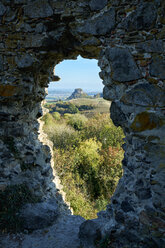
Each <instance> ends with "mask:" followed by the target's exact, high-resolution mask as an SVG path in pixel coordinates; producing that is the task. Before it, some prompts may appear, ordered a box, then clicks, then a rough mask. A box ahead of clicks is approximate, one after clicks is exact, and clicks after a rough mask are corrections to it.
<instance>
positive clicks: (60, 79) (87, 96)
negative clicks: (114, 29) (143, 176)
mask: <svg viewBox="0 0 165 248" xmlns="http://www.w3.org/2000/svg"><path fill="white" fill-rule="evenodd" d="M99 71H100V69H99V67H98V66H97V60H94V59H83V58H82V57H80V56H79V57H78V58H77V60H65V61H63V62H62V63H60V64H58V65H57V66H56V67H55V68H54V74H55V79H56V81H55V82H50V85H49V88H48V96H47V97H46V103H45V108H46V109H47V114H46V115H45V116H44V117H43V120H44V122H45V125H44V130H45V132H46V133H47V135H48V138H49V139H50V140H51V141H52V142H53V149H54V166H55V170H56V171H57V174H58V176H59V177H60V179H61V184H62V185H63V190H64V192H65V193H66V200H67V201H68V202H69V203H70V206H71V208H72V209H73V214H74V215H81V216H82V217H84V218H86V219H92V218H96V216H97V212H99V211H101V210H104V209H105V208H106V206H107V204H108V203H109V202H110V198H111V196H112V195H113V192H114V191H115V188H116V186H117V183H118V180H119V179H120V177H121V176H122V166H121V161H122V159H123V150H122V148H121V145H122V143H123V137H124V135H123V132H122V129H121V128H120V127H118V128H117V127H115V126H114V125H113V123H112V121H111V119H110V118H109V107H110V102H109V101H106V100H104V99H103V96H102V88H103V85H102V82H101V79H100V78H99V75H98V73H99Z"/></svg>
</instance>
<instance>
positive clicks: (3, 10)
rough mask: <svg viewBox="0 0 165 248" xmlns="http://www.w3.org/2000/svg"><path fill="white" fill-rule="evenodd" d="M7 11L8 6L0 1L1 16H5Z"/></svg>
mask: <svg viewBox="0 0 165 248" xmlns="http://www.w3.org/2000/svg"><path fill="white" fill-rule="evenodd" d="M5 12H6V7H5V6H4V5H3V3H2V2H0V16H3V15H4V14H5Z"/></svg>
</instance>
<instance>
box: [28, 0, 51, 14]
mask: <svg viewBox="0 0 165 248" xmlns="http://www.w3.org/2000/svg"><path fill="white" fill-rule="evenodd" d="M24 13H25V15H26V16H28V17H30V18H44V17H49V16H52V15H53V10H52V8H51V6H50V5H49V3H48V1H47V0H37V1H35V2H31V3H29V4H28V5H26V6H25V7H24Z"/></svg>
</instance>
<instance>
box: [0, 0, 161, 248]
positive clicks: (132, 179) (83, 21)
mask: <svg viewBox="0 0 165 248" xmlns="http://www.w3.org/2000/svg"><path fill="white" fill-rule="evenodd" d="M164 9H165V4H164V1H163V0H160V1H157V0H153V1H145V0H142V1H136V0H134V1H125V0H121V1H108V0H107V1H100V0H96V1H94V0H85V1H81V0H78V1H68V0H49V1H48V0H42V1H38V0H35V1H31V0H29V1H27V0H15V1H6V0H0V33H1V36H0V54H1V55H0V120H1V125H0V189H1V190H3V191H5V188H6V187H7V186H10V187H12V185H15V184H22V182H23V183H25V184H26V185H27V186H28V188H29V190H30V191H31V192H32V193H33V194H35V195H36V197H39V198H40V199H41V200H42V201H43V200H45V199H47V200H48V199H49V198H52V197H53V198H55V199H56V200H57V201H58V203H59V204H61V205H62V204H63V200H62V197H61V196H60V194H59V190H58V189H57V187H56V186H55V183H54V182H55V181H54V182H53V177H54V176H53V170H52V168H51V152H50V148H49V146H48V145H45V144H44V143H42V142H41V141H39V139H38V132H39V123H38V121H37V119H38V118H40V117H41V116H42V108H41V102H42V100H44V98H45V95H46V92H45V88H46V87H48V83H49V81H50V80H51V78H53V67H54V66H55V65H56V64H58V63H59V62H61V61H62V60H64V59H76V58H77V56H78V55H81V56H82V57H85V58H95V59H98V61H99V66H100V68H101V72H100V77H101V78H102V79H103V84H104V85H105V87H104V98H106V99H107V100H110V101H112V104H111V110H110V111H111V118H112V119H113V122H114V123H115V125H117V126H119V125H120V126H121V127H122V128H123V130H124V132H125V135H126V138H125V144H124V146H123V148H124V150H125V157H124V160H123V169H124V175H123V177H122V178H121V180H120V181H119V184H118V186H117V189H116V192H115V194H114V196H113V197H112V199H111V204H110V205H108V206H107V210H106V212H101V213H99V214H98V215H99V218H98V219H97V220H95V222H97V224H98V225H99V229H100V230H101V233H102V236H104V235H108V237H109V239H110V244H111V245H112V246H113V247H116V248H118V247H134V248H136V247H138V248H139V247H143V248H144V247H147V248H148V247H164V246H165V238H164V230H165V221H164V217H165V210H164V209H165V196H164V188H165V182H164V176H165V165H164V161H165V148H164V147H165V143H164V142H165V137H164V135H165V127H164V124H165V117H164V114H165V107H164V106H165V97H164V93H165V75H164V71H165V53H164V51H165V19H164V16H165V11H164ZM54 175H55V173H54ZM55 177H56V175H55ZM64 212H65V211H64ZM68 218H69V217H68ZM73 218H74V217H73ZM85 226H86V225H85ZM85 226H84V228H85ZM83 232H84V233H85V230H83ZM91 233H92V232H91ZM80 237H81V235H80ZM83 239H84V237H83ZM61 242H62V241H61ZM84 242H85V241H84ZM90 242H91V239H90ZM3 247H5V246H3ZM59 247H60V246H59ZM86 247H87V245H86Z"/></svg>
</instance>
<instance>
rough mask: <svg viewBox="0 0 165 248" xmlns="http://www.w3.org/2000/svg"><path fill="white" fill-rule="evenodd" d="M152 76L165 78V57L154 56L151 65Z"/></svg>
mask: <svg viewBox="0 0 165 248" xmlns="http://www.w3.org/2000/svg"><path fill="white" fill-rule="evenodd" d="M150 73H151V76H154V77H158V78H160V79H165V59H164V58H162V57H154V58H153V60H152V63H151V65H150Z"/></svg>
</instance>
